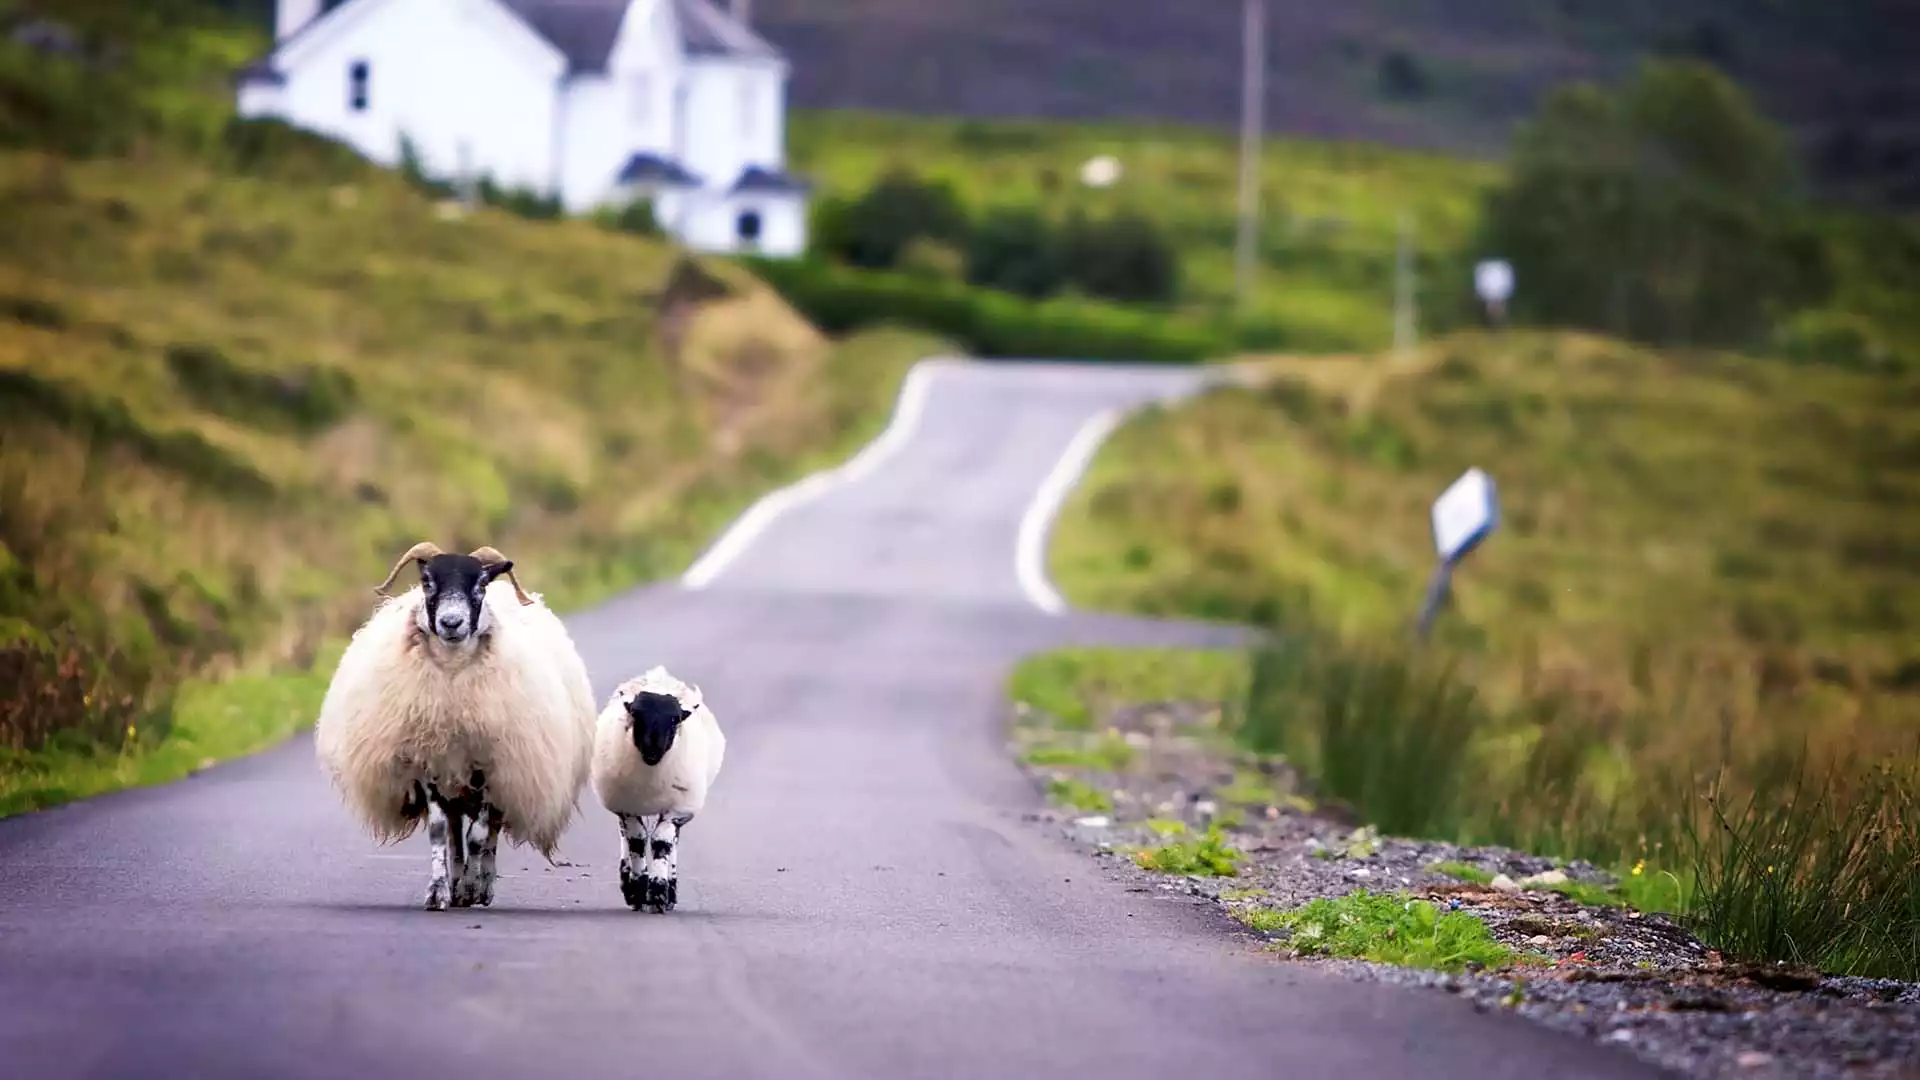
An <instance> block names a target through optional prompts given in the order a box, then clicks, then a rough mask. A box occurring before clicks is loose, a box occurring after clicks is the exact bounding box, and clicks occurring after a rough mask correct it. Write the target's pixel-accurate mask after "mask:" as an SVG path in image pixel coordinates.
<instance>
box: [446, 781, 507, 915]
mask: <svg viewBox="0 0 1920 1080" xmlns="http://www.w3.org/2000/svg"><path fill="white" fill-rule="evenodd" d="M503 820H504V815H502V814H501V812H500V809H499V808H498V807H494V806H485V805H483V806H482V807H481V809H480V811H479V812H478V813H476V814H475V815H474V816H473V822H472V824H470V825H469V826H468V827H467V835H466V837H465V842H466V846H467V865H466V872H465V873H463V874H461V875H460V877H459V879H458V880H456V881H455V882H454V886H453V898H454V905H455V906H456V907H471V906H473V905H475V904H478V905H480V906H481V907H487V906H488V905H490V904H492V903H493V882H494V879H495V877H496V876H497V867H498V864H499V852H500V826H501V824H502V822H503Z"/></svg>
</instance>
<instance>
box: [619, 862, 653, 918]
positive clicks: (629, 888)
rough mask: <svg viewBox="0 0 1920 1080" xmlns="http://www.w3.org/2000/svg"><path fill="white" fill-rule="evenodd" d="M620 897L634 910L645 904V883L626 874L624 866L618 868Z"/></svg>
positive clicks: (641, 907) (642, 907) (641, 908)
mask: <svg viewBox="0 0 1920 1080" xmlns="http://www.w3.org/2000/svg"><path fill="white" fill-rule="evenodd" d="M620 898H621V899H622V900H625V901H626V902H627V906H628V907H630V908H632V909H633V910H635V911H641V910H643V909H645V908H646V906H647V883H646V882H645V881H642V880H641V879H639V878H636V877H633V876H632V875H630V874H628V873H627V868H626V867H624V866H623V867H621V868H620Z"/></svg>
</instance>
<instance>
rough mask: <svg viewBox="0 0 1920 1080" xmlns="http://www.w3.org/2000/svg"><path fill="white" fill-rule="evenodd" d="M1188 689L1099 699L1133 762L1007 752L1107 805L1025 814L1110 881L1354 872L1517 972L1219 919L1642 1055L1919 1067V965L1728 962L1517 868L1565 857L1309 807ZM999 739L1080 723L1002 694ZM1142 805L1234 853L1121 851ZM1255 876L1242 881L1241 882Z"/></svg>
mask: <svg viewBox="0 0 1920 1080" xmlns="http://www.w3.org/2000/svg"><path fill="white" fill-rule="evenodd" d="M1219 720H1220V713H1219V710H1218V709H1217V708H1216V707H1215V706H1212V705H1210V704H1208V703H1193V702H1189V703H1164V704H1156V705H1133V706H1128V707H1124V708H1120V709H1116V710H1114V711H1113V713H1112V714H1111V715H1109V716H1108V717H1106V718H1105V726H1106V727H1107V728H1108V729H1109V733H1108V734H1107V735H1106V736H1105V738H1107V739H1111V738H1113V737H1114V736H1115V735H1117V736H1118V737H1120V738H1124V739H1125V740H1126V741H1127V742H1128V743H1129V744H1130V745H1131V746H1132V747H1133V750H1134V753H1135V755H1136V756H1135V763H1134V765H1133V766H1132V767H1130V768H1128V769H1127V770H1125V771H1123V772H1110V771H1096V770H1089V769H1084V768H1063V767H1056V766H1050V765H1039V766H1036V765H1025V766H1023V767H1024V768H1025V770H1026V772H1027V773H1028V775H1029V776H1030V777H1032V778H1033V779H1034V780H1035V781H1036V782H1037V783H1038V784H1039V785H1040V786H1042V787H1043V789H1044V788H1045V787H1046V786H1048V785H1049V784H1050V783H1051V782H1052V781H1054V780H1056V779H1061V778H1075V779H1079V780H1082V781H1086V782H1089V783H1091V784H1092V786H1093V787H1094V788H1096V789H1098V790H1100V791H1102V792H1104V793H1105V794H1106V795H1107V796H1108V797H1109V798H1110V799H1111V800H1112V802H1113V809H1112V811H1111V812H1097V811H1096V812H1088V811H1085V810H1073V809H1064V808H1059V807H1055V808H1051V809H1048V810H1045V811H1042V812H1039V813H1036V814H1034V815H1032V817H1033V820H1036V821H1040V822H1044V823H1047V824H1049V825H1051V826H1053V827H1055V828H1057V829H1059V830H1060V832H1061V833H1062V834H1063V835H1064V836H1065V837H1066V838H1067V839H1068V840H1069V841H1070V842H1071V843H1073V844H1074V845H1075V846H1076V847H1078V848H1079V849H1080V850H1082V851H1083V852H1084V853H1086V854H1088V855H1089V856H1091V857H1092V858H1093V859H1094V860H1095V861H1096V862H1097V864H1098V865H1100V866H1101V867H1102V868H1103V870H1104V872H1105V873H1106V874H1107V875H1108V876H1110V877H1112V878H1114V879H1116V880H1119V881H1121V882H1124V883H1125V884H1126V885H1127V887H1129V888H1133V889H1137V890H1142V891H1152V892H1158V893H1160V894H1162V895H1164V896H1166V897H1167V898H1169V899H1170V900H1171V899H1176V898H1177V899H1180V900H1184V901H1186V902H1190V903H1195V904H1202V905H1211V906H1213V907H1215V908H1216V909H1217V910H1219V912H1220V913H1221V914H1222V915H1223V916H1226V915H1230V914H1231V913H1232V912H1233V911H1234V910H1235V909H1241V908H1247V907H1253V906H1267V907H1280V908H1289V907H1295V906H1298V905H1300V904H1303V903H1306V902H1308V901H1310V900H1313V899H1316V898H1322V897H1328V898H1331V897H1339V896H1344V895H1347V894H1349V893H1351V892H1353V891H1354V890H1356V889H1360V888H1366V889H1370V890H1373V891H1379V892H1385V891H1395V890H1405V891H1406V892H1408V893H1409V894H1410V895H1413V896H1417V897H1422V898H1425V899H1428V900H1431V901H1433V902H1434V903H1436V904H1438V905H1439V906H1441V907H1443V908H1446V909H1450V910H1456V911H1462V912H1466V913H1468V914H1471V915H1473V916H1475V917H1477V918H1479V919H1481V920H1482V921H1483V922H1484V923H1485V924H1486V925H1487V927H1488V929H1489V931H1490V932H1491V934H1492V936H1493V937H1494V938H1495V939H1496V940H1498V941H1499V942H1501V943H1502V944H1504V945H1506V946H1508V947H1510V948H1512V949H1515V950H1517V951H1520V952H1523V953H1527V954H1532V955H1534V956H1537V957H1539V958H1540V963H1539V964H1538V965H1536V966H1531V967H1528V968H1526V969H1524V975H1513V974H1496V973H1486V972H1477V973H1474V972H1470V973H1466V974H1457V975H1450V974H1441V973H1435V972H1428V971H1418V970H1410V969H1405V968H1397V967H1390V966H1386V965H1381V964H1374V963H1368V962H1364V961H1354V960H1332V959H1321V958H1302V957H1299V956H1296V955H1294V954H1293V953H1292V951H1291V949H1290V948H1289V947H1288V945H1287V943H1286V941H1285V935H1284V934H1260V933H1257V932H1254V931H1251V930H1248V929H1247V928H1246V927H1244V926H1243V925H1242V924H1241V923H1239V922H1238V921H1236V920H1233V919H1231V918H1225V917H1223V918H1221V919H1220V920H1219V924H1218V925H1219V927H1220V930H1221V932H1223V933H1226V934H1231V935H1234V936H1236V937H1238V938H1240V939H1242V940H1244V941H1246V942H1247V943H1248V945H1249V946H1250V947H1254V948H1259V949H1261V950H1263V951H1265V952H1267V953H1269V954H1270V955H1272V956H1274V957H1275V958H1276V962H1283V963H1298V964H1304V965H1309V966H1311V967H1313V968H1316V969H1322V970H1328V971H1335V972H1340V973H1343V974H1345V975H1347V976H1349V977H1352V978H1354V979H1357V980H1361V981H1367V982H1377V983H1389V984H1395V985H1407V986H1422V987H1430V988H1434V989H1438V990H1441V991H1444V992H1446V993H1450V994H1453V995H1456V996H1458V997H1460V998H1462V999H1464V1000H1466V1001H1468V1002H1470V1003H1471V1004H1472V1005H1473V1007H1474V1008H1475V1009H1478V1010H1482V1011H1495V1012H1510V1013H1515V1014H1518V1015H1520V1016H1523V1017H1526V1018H1528V1019H1530V1020H1533V1021H1536V1022H1538V1023H1540V1024H1543V1025H1545V1026H1547V1027H1549V1028H1553V1029H1556V1030H1559V1031H1564V1032H1569V1033H1573V1034H1577V1035H1580V1036H1583V1037H1586V1038H1589V1039H1592V1040H1594V1041H1595V1042H1597V1043H1599V1044H1602V1045H1606V1046H1609V1047H1612V1046H1618V1047H1622V1048H1625V1049H1627V1050H1629V1051H1631V1052H1632V1053H1634V1054H1636V1055H1638V1056H1639V1057H1641V1058H1642V1059H1643V1060H1646V1061H1648V1062H1649V1063H1652V1064H1657V1065H1659V1066H1662V1067H1665V1068H1668V1069H1672V1070H1674V1071H1676V1072H1678V1073H1681V1074H1683V1075H1688V1076H1696V1077H1722V1076H1728V1077H1732V1076H1738V1077H1818V1078H1826V1077H1874V1078H1888V1077H1899V1078H1913V1077H1920V984H1914V983H1906V982H1898V981H1892V980H1875V979H1858V978H1838V977H1830V976H1822V975H1819V974H1818V973H1813V972H1797V971H1787V970H1784V969H1767V968H1756V967H1752V966H1747V965H1740V964H1733V963H1729V962H1727V961H1725V960H1724V958H1722V957H1721V956H1720V955H1719V954H1718V953H1717V952H1715V951H1714V950H1712V949H1710V948H1708V947H1707V946H1706V945H1704V944H1703V943H1702V942H1700V941H1699V940H1698V939H1697V938H1695V937H1694V936H1693V935H1692V934H1691V933H1690V932H1688V931H1687V930H1686V929H1685V928H1684V927H1683V926H1680V925H1679V924H1677V923H1676V922H1675V921H1674V920H1672V919H1670V918H1667V917H1665V916H1661V915H1657V914H1641V913H1639V912H1634V911H1630V910H1627V909H1624V908H1620V907H1613V906H1590V905H1586V904H1582V903H1579V902H1577V901H1575V900H1574V899H1572V898H1571V897H1569V896H1567V895H1564V894H1563V893H1561V892H1558V891H1554V890H1553V889H1550V888H1547V887H1545V886H1541V885H1536V886H1533V887H1518V886H1519V885H1520V883H1522V882H1524V881H1526V880H1527V879H1528V878H1529V877H1530V876H1532V875H1539V874H1552V873H1553V872H1555V871H1557V872H1558V873H1559V874H1563V875H1565V876H1566V878H1567V879H1569V880H1571V881H1574V882H1586V883H1592V884H1605V883H1610V882H1611V880H1612V879H1611V878H1610V876H1609V875H1608V874H1606V873H1605V872H1603V871H1601V870H1599V869H1598V868H1596V867H1593V866H1590V865H1587V864H1584V863H1577V862H1576V863H1571V864H1562V863H1556V862H1554V861H1553V860H1549V859H1543V858H1539V857H1537V856H1531V855H1527V854H1524V853H1521V852H1516V851H1512V850H1509V849H1504V848H1496V847H1461V846H1458V845H1454V844H1445V843H1433V842H1427V841H1418V840H1408V839H1404V838H1398V837H1390V836H1389V837H1382V836H1379V835H1378V834H1377V833H1376V832H1375V831H1374V830H1371V829H1368V828H1365V827H1362V826H1359V825H1357V823H1355V822H1353V821H1351V820H1337V819H1334V818H1332V817H1330V816H1327V815H1324V814H1321V813H1319V812H1317V811H1315V810H1314V809H1313V808H1312V806H1311V803H1309V802H1307V801H1306V800H1304V799H1302V798H1300V797H1299V796H1298V795H1297V790H1298V787H1299V785H1298V783H1297V781H1296V780H1295V779H1294V778H1293V777H1291V776H1290V775H1289V774H1288V773H1287V771H1286V770H1285V769H1284V768H1282V767H1277V766H1275V765H1273V764H1272V763H1270V762H1262V761H1260V760H1258V759H1256V758H1254V757H1252V756H1250V755H1247V754H1245V753H1244V752H1242V751H1239V750H1237V749H1236V748H1234V747H1233V746H1232V744H1231V742H1230V740H1228V739H1227V738H1226V737H1225V736H1224V734H1223V733H1222V732H1221V731H1220V729H1219ZM1012 735H1013V741H1012V749H1013V751H1014V753H1015V754H1016V755H1017V756H1019V755H1024V754H1025V752H1026V751H1027V750H1028V749H1029V748H1030V747H1032V746H1035V745H1041V744H1045V745H1061V744H1062V741H1063V739H1064V740H1065V741H1066V742H1067V743H1073V742H1075V741H1076V740H1078V741H1082V742H1085V741H1092V740H1097V739H1099V738H1101V736H1097V735H1079V734H1068V735H1065V736H1062V735H1059V734H1056V733H1053V732H1051V720H1050V718H1047V717H1044V716H1041V715H1039V714H1036V713H1031V712H1029V711H1028V710H1027V709H1026V708H1025V707H1024V706H1016V716H1015V718H1014V723H1013V724H1012ZM1249 773H1253V774H1257V775H1260V776H1262V777H1263V778H1264V780H1265V783H1266V785H1267V786H1268V787H1269V788H1270V795H1271V797H1270V798H1268V799H1267V800H1265V803H1264V805H1262V804H1260V803H1258V802H1256V803H1252V804H1246V803H1241V804H1236V803H1235V802H1234V800H1233V799H1232V798H1230V796H1243V794H1244V793H1245V792H1246V791H1247V790H1249V789H1248V788H1247V787H1246V786H1245V785H1244V783H1243V782H1242V783H1240V784H1239V785H1238V790H1236V774H1238V776H1239V777H1240V778H1242V781H1244V778H1245V777H1246V776H1247V775H1248V774H1249ZM1149 818H1160V819H1169V818H1171V819H1176V820H1179V821H1182V822H1184V823H1185V824H1186V825H1187V826H1188V827H1189V829H1190V830H1191V831H1198V830H1200V829H1202V828H1204V827H1205V826H1206V825H1207V824H1208V823H1209V822H1216V823H1220V824H1223V825H1224V826H1225V827H1224V828H1223V830H1222V831H1223V832H1224V833H1225V836H1226V838H1227V840H1228V842H1229V843H1230V844H1232V846H1234V847H1236V848H1238V849H1239V850H1240V851H1242V852H1244V853H1246V855H1247V859H1246V861H1245V862H1243V863H1242V865H1241V867H1240V870H1239V872H1238V873H1237V874H1236V875H1234V876H1232V877H1201V876H1175V875H1169V874H1162V873H1155V872H1151V871H1147V870H1144V869H1141V868H1140V867H1139V866H1138V865H1136V864H1135V862H1134V861H1133V859H1132V858H1131V856H1130V854H1129V852H1131V851H1132V850H1133V849H1135V848H1139V847H1152V846H1156V845H1159V844H1161V843H1164V842H1166V841H1165V838H1164V837H1163V836H1161V835H1159V834H1158V833H1156V832H1155V831H1154V830H1153V829H1151V828H1149V827H1148V826H1147V825H1146V821H1147V820H1148V819H1149ZM1438 863H1462V864H1467V865H1471V866H1473V867H1475V868H1477V869H1479V870H1481V871H1483V872H1484V873H1485V874H1487V875H1489V876H1492V875H1504V880H1500V881H1499V882H1498V883H1499V884H1500V885H1501V886H1505V887H1503V888H1494V887H1490V886H1487V885H1481V884H1473V883H1470V882H1466V881H1463V880H1461V879H1459V878H1456V877H1453V876H1450V875H1448V874H1446V873H1442V872H1438V871H1436V870H1435V869H1433V867H1434V866H1435V864H1438ZM1254 891H1257V892H1258V893H1259V894H1260V895H1256V896H1249V895H1248V894H1249V893H1250V892H1254Z"/></svg>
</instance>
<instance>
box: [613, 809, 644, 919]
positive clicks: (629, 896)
mask: <svg viewBox="0 0 1920 1080" xmlns="http://www.w3.org/2000/svg"><path fill="white" fill-rule="evenodd" d="M650 820H652V819H650V818H645V817H641V816H640V815H638V814H621V815H620V898H621V899H623V900H625V901H626V902H627V906H628V907H630V908H632V909H633V910H635V911H639V910H640V909H641V907H643V906H644V905H645V903H646V899H645V897H646V894H645V893H644V892H642V891H641V887H640V871H641V870H643V869H645V868H646V865H647V840H648V838H649V834H650V831H651V830H649V829H648V827H647V823H648V822H649V821H650Z"/></svg>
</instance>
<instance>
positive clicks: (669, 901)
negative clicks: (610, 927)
mask: <svg viewBox="0 0 1920 1080" xmlns="http://www.w3.org/2000/svg"><path fill="white" fill-rule="evenodd" d="M726 753H727V737H726V736H725V735H723V734H721V732H720V721H719V720H718V719H717V718H716V717H715V716H714V715H713V710H712V709H710V708H708V707H707V705H706V701H705V698H704V697H703V696H702V695H701V693H700V688H699V687H698V686H693V685H690V684H688V683H685V682H682V681H680V680H679V679H677V678H675V677H674V676H673V675H671V674H669V673H668V672H667V669H666V668H664V667H654V668H651V669H649V670H648V671H647V672H646V673H645V674H642V675H640V676H638V677H636V678H632V679H628V680H627V681H626V682H624V683H621V684H620V685H619V687H617V688H616V689H615V690H614V692H613V694H612V696H611V697H609V698H608V700H607V704H606V707H605V708H603V709H602V710H601V711H600V719H599V724H598V727H597V729H596V731H595V733H594V747H593V790H594V793H595V794H597V795H599V797H600V802H601V803H602V804H603V805H605V806H606V808H607V809H608V810H611V811H612V812H613V814H614V816H615V817H617V818H619V819H620V895H621V897H622V898H623V899H625V900H626V902H627V906H628V907H630V908H632V909H633V910H635V911H642V910H645V909H646V908H648V907H651V908H653V910H654V912H655V913H656V914H665V913H666V912H668V911H670V910H672V909H673V907H674V906H675V905H676V904H677V903H679V899H680V882H679V859H678V854H677V845H678V842H679V839H680V834H681V831H682V830H684V829H685V828H686V827H687V823H688V822H690V821H692V820H693V817H694V815H695V814H697V813H699V812H700V810H701V808H702V807H704V806H705V805H706V802H707V792H708V790H709V789H711V788H712V787H713V781H714V778H715V777H718V776H719V775H720V763H721V761H722V759H724V758H725V757H726Z"/></svg>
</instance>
